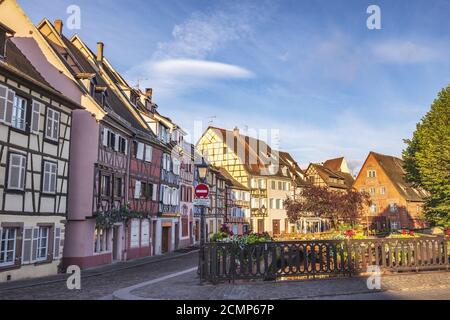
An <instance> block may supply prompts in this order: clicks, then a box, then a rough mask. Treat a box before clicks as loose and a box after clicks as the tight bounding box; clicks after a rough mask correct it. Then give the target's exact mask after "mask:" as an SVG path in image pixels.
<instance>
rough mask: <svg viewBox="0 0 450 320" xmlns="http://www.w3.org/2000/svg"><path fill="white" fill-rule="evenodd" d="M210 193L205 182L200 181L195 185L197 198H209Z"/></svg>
mask: <svg viewBox="0 0 450 320" xmlns="http://www.w3.org/2000/svg"><path fill="white" fill-rule="evenodd" d="M208 195H209V187H208V185H206V184H204V183H200V184H199V185H198V186H196V187H195V196H196V197H197V198H208Z"/></svg>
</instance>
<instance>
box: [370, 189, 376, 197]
mask: <svg viewBox="0 0 450 320" xmlns="http://www.w3.org/2000/svg"><path fill="white" fill-rule="evenodd" d="M369 190H370V195H372V196H374V195H375V192H376V191H375V188H370V189H369Z"/></svg>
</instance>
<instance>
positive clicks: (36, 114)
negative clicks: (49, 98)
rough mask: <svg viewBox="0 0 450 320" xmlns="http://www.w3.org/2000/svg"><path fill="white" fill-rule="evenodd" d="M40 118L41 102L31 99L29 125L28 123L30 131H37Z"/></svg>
mask: <svg viewBox="0 0 450 320" xmlns="http://www.w3.org/2000/svg"><path fill="white" fill-rule="evenodd" d="M40 118H41V103H40V102H37V101H34V100H33V102H32V109H31V125H30V130H31V132H32V133H39V121H40Z"/></svg>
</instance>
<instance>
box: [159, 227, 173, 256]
mask: <svg viewBox="0 0 450 320" xmlns="http://www.w3.org/2000/svg"><path fill="white" fill-rule="evenodd" d="M171 229H172V228H171V227H163V228H162V241H161V251H162V253H167V252H169V251H170V231H171Z"/></svg>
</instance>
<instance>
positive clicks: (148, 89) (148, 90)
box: [145, 88, 153, 100]
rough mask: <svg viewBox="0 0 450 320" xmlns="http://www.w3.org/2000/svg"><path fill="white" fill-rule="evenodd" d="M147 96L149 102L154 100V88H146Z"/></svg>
mask: <svg viewBox="0 0 450 320" xmlns="http://www.w3.org/2000/svg"><path fill="white" fill-rule="evenodd" d="M145 96H146V97H147V98H148V99H149V100H152V96H153V89H152V88H146V89H145Z"/></svg>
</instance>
